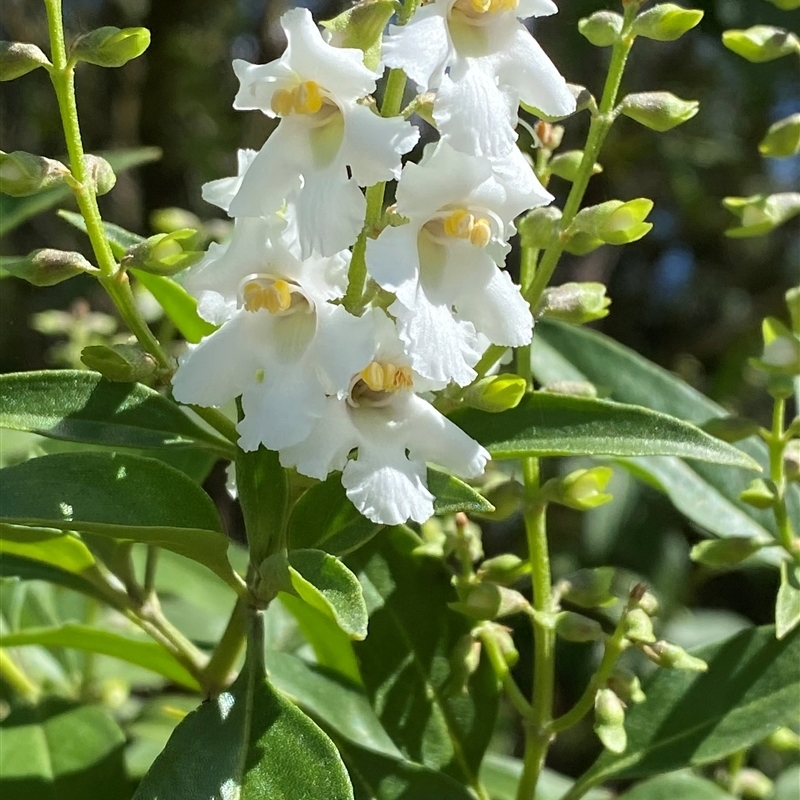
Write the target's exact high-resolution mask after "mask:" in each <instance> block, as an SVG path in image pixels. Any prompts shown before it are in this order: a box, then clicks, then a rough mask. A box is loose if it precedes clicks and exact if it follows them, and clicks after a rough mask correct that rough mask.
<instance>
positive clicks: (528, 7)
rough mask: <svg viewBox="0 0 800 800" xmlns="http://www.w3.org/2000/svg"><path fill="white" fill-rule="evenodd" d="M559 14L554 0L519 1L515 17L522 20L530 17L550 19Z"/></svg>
mask: <svg viewBox="0 0 800 800" xmlns="http://www.w3.org/2000/svg"><path fill="white" fill-rule="evenodd" d="M557 12H558V6H557V5H556V4H555V3H554V2H553V0H519V5H518V6H517V8H516V11H515V12H514V15H515V16H517V17H519V18H520V19H527V18H528V17H549V16H550V15H551V14H556V13H557Z"/></svg>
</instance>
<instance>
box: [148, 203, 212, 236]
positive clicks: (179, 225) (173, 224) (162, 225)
mask: <svg viewBox="0 0 800 800" xmlns="http://www.w3.org/2000/svg"><path fill="white" fill-rule="evenodd" d="M202 224H203V223H202V221H201V220H200V218H199V217H198V216H197V215H196V214H192V212H191V211H187V210H186V209H185V208H157V209H156V210H155V211H153V212H152V214H150V227H151V228H152V229H153V230H154V231H156V232H157V233H175V231H179V230H183V229H186V228H191V229H193V230H198V229H199V228H200V226H201V225H202Z"/></svg>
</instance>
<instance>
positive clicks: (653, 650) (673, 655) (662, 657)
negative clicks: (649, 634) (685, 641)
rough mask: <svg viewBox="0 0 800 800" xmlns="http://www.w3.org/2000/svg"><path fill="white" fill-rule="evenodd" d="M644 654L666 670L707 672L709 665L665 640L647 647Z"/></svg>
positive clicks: (643, 649) (643, 650)
mask: <svg viewBox="0 0 800 800" xmlns="http://www.w3.org/2000/svg"><path fill="white" fill-rule="evenodd" d="M642 652H643V653H644V654H645V655H646V656H647V657H648V658H649V659H650V660H651V661H652V662H653V663H655V664H657V665H658V666H659V667H663V668H664V669H686V670H693V671H695V672H706V671H707V670H708V664H706V662H705V661H703V660H702V659H700V658H696V657H695V656H691V655H689V654H688V653H687V652H686V651H685V650H684V649H683V648H682V647H678V645H677V644H672V643H671V642H665V641H663V640H661V641H658V642H656V643H655V644H653V645H645V646H644V647H643V648H642Z"/></svg>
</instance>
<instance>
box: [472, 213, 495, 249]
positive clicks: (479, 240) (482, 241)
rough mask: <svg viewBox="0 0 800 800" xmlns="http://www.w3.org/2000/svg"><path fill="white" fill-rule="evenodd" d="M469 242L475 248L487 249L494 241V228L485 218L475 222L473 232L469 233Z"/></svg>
mask: <svg viewBox="0 0 800 800" xmlns="http://www.w3.org/2000/svg"><path fill="white" fill-rule="evenodd" d="M469 241H470V243H471V244H473V245H475V247H486V245H487V244H489V242H491V241H492V226H491V224H490V223H489V220H488V219H486V218H485V217H480V218H478V219H476V220H475V224H474V225H473V227H472V230H471V231H470V232H469Z"/></svg>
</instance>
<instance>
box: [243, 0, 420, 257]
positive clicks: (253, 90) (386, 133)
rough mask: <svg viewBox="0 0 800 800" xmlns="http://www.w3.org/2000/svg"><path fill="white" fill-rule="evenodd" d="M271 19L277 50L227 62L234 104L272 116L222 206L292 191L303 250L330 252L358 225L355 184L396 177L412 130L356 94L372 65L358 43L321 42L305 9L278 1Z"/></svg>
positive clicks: (252, 208)
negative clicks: (264, 58)
mask: <svg viewBox="0 0 800 800" xmlns="http://www.w3.org/2000/svg"><path fill="white" fill-rule="evenodd" d="M281 25H282V26H283V29H284V31H285V32H286V37H287V40H288V46H287V49H286V52H285V53H284V54H283V55H282V56H281V58H280V59H278V60H277V61H272V62H270V63H269V64H262V65H257V64H249V63H247V62H246V61H238V60H237V61H234V62H233V68H234V71H235V72H236V76H237V77H238V78H239V82H240V89H239V92H238V94H237V95H236V99H235V101H234V104H233V105H234V108H238V109H258V110H260V111H262V112H264V113H265V114H267V115H268V116H270V117H276V116H277V117H280V123H279V124H278V127H277V128H276V129H275V131H274V132H273V133H272V135H271V136H270V137H269V139H267V141H266V143H265V144H264V146H263V147H262V148H261V150H260V151H259V153H258V154H257V155H256V157H255V159H254V161H253V163H252V164H251V165H250V168H249V169H248V170H247V173H246V174H245V176H244V179H243V181H242V185H241V188H240V189H239V191H238V193H237V194H236V197H235V198H234V199H233V201H232V202H231V204H230V213H231V215H232V216H234V217H241V216H253V217H256V216H267V215H268V214H271V213H272V212H274V211H277V210H278V209H279V208H280V207H281V206H282V204H283V202H284V201H285V200H286V199H287V198H288V199H293V200H294V201H295V202H296V205H297V219H298V230H299V237H300V246H301V249H302V254H303V256H304V257H305V256H308V255H309V254H310V253H311V252H312V251H316V252H318V253H321V254H322V255H332V254H334V253H336V252H339V251H340V250H344V249H345V248H347V247H349V246H350V245H351V244H352V243H353V242H354V241H355V239H356V237H357V236H358V233H359V232H360V230H361V227H362V225H363V222H364V213H365V208H366V206H365V200H364V196H363V195H362V193H361V191H360V190H359V188H358V187H359V186H370V185H372V184H375V183H378V182H379V181H383V180H389V179H391V178H396V177H398V176H399V174H400V157H401V155H402V154H403V153H407V152H408V151H409V150H410V149H411V148H412V147H413V146H414V144H415V143H416V141H417V139H418V138H419V131H418V130H417V129H416V128H414V127H413V126H412V125H411V124H410V123H408V122H406V121H405V120H403V119H402V118H400V117H393V118H388V119H385V118H383V117H380V116H379V115H377V114H376V113H375V112H373V111H372V110H371V109H370V108H369V107H368V106H366V105H362V104H360V103H359V102H357V101H358V100H359V99H361V98H363V97H365V96H366V95H368V94H370V92H372V91H374V90H375V80H376V78H377V77H378V75H377V74H376V73H375V72H373V71H372V70H370V69H367V67H365V66H364V63H363V61H362V53H361V51H360V50H357V49H353V48H347V49H343V48H337V47H332V46H331V45H329V44H327V43H326V42H325V41H324V40H323V38H322V36H321V34H320V32H319V29H318V28H317V26H316V25H315V24H314V21H313V20H312V18H311V14H310V13H309V11H308V10H307V9H304V8H295V9H292V10H291V11H287V12H286V13H285V14H284V15H283V17H282V18H281ZM348 169H349V172H350V174H351V175H352V179H351V178H349V177H348Z"/></svg>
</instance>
